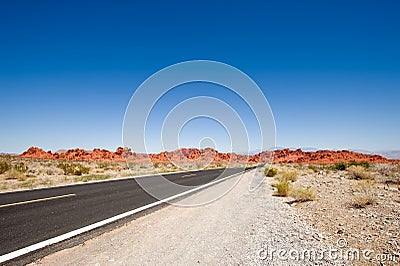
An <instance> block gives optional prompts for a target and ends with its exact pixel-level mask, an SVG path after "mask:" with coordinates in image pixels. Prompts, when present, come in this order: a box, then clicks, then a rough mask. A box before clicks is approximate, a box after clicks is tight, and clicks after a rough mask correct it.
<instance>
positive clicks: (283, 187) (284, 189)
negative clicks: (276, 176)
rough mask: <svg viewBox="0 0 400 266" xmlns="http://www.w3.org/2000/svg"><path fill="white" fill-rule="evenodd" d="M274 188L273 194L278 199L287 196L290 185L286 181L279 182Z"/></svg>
mask: <svg viewBox="0 0 400 266" xmlns="http://www.w3.org/2000/svg"><path fill="white" fill-rule="evenodd" d="M275 187H276V189H277V191H276V193H275V194H274V195H275V196H279V197H287V196H289V192H290V184H289V182H288V181H281V182H279V183H276V184H275Z"/></svg>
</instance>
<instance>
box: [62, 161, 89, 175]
mask: <svg viewBox="0 0 400 266" xmlns="http://www.w3.org/2000/svg"><path fill="white" fill-rule="evenodd" d="M57 167H58V168H60V169H62V170H63V171H64V175H83V174H89V170H90V168H89V167H86V166H83V165H81V164H73V163H59V164H58V165H57Z"/></svg>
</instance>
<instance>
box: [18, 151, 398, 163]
mask: <svg viewBox="0 0 400 266" xmlns="http://www.w3.org/2000/svg"><path fill="white" fill-rule="evenodd" d="M19 156H20V157H24V158H39V159H56V160H76V161H116V162H123V161H126V160H127V161H129V162H150V161H152V162H170V161H172V162H178V163H179V162H212V161H214V162H229V161H231V162H250V163H263V162H270V161H271V160H272V158H273V161H274V163H298V164H306V163H315V164H331V163H337V162H349V161H356V162H360V161H367V162H371V163H378V162H390V161H392V160H388V159H386V158H384V157H382V156H380V155H370V154H363V153H357V152H351V151H346V150H343V151H329V150H319V151H316V152H304V151H302V150H301V149H297V150H289V149H283V150H277V151H274V152H270V151H264V152H261V153H258V154H255V155H250V156H246V155H241V154H236V153H219V152H218V151H216V150H214V149H211V148H206V149H204V150H199V149H196V148H183V149H179V150H176V151H171V152H160V153H157V154H149V155H147V154H141V153H134V152H132V151H131V150H130V149H129V148H122V147H118V148H117V150H116V151H115V152H111V151H108V150H105V149H94V150H93V151H86V150H82V149H72V150H67V151H63V152H60V153H58V152H56V153H54V154H53V153H51V151H48V152H45V151H44V150H42V149H40V148H37V147H31V148H29V149H28V150H27V151H26V152H24V153H22V154H21V155H19Z"/></svg>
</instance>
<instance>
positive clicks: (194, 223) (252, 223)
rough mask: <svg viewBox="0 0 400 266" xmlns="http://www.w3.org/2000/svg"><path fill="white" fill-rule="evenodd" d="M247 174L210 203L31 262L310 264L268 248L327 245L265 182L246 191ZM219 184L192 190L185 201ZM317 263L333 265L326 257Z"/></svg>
mask: <svg viewBox="0 0 400 266" xmlns="http://www.w3.org/2000/svg"><path fill="white" fill-rule="evenodd" d="M257 175H258V176H261V175H263V174H262V173H261V172H260V171H257ZM251 176H252V175H251V172H250V173H247V174H245V175H244V176H243V178H242V179H240V181H239V183H238V184H237V185H236V186H235V187H234V189H232V190H231V191H230V192H229V193H228V194H226V195H225V196H224V197H222V198H220V199H218V200H216V201H213V202H212V203H209V204H207V205H202V206H199V207H177V206H173V205H170V206H168V207H166V208H163V209H161V210H158V211H156V212H154V213H151V214H149V215H147V216H144V217H141V218H138V219H137V220H134V221H132V222H129V223H127V224H126V225H125V226H123V227H120V228H118V229H116V230H113V231H111V232H108V233H105V234H103V235H101V236H99V237H96V238H94V239H92V240H89V241H87V242H85V243H84V244H83V245H80V246H76V247H73V248H69V249H66V250H63V251H60V252H57V253H54V254H51V255H49V256H47V257H45V258H43V259H41V260H39V261H37V262H35V263H33V264H32V265H76V264H79V265H158V264H160V265H171V264H173V265H194V264H196V265H197V264H205V265H217V264H223V265H227V264H229V265H233V264H235V265H238V264H240V265H241V264H245V265H288V263H290V265H314V262H310V261H307V260H303V261H302V260H296V258H295V257H292V258H293V260H290V259H289V257H288V255H286V257H282V258H281V259H279V258H278V257H277V254H276V253H274V252H273V251H272V249H285V250H287V251H289V250H290V249H295V250H298V251H299V252H301V251H302V250H307V249H308V250H321V249H322V248H323V247H325V245H324V243H323V241H322V239H321V238H320V237H319V236H320V233H319V232H318V231H316V230H314V229H312V228H311V227H309V226H308V225H307V224H306V223H304V222H303V221H301V219H300V217H299V216H298V215H297V214H296V212H295V211H294V210H293V209H292V208H291V207H290V206H289V205H288V204H286V203H285V199H284V198H280V197H273V196H272V192H273V189H272V188H271V186H270V184H269V183H268V182H265V183H264V184H263V185H262V186H261V187H260V188H259V189H258V190H256V191H255V192H249V189H248V188H249V184H250V179H251V178H252V177H251ZM228 182H231V181H228ZM223 186H224V184H222V183H220V184H217V185H215V186H213V187H211V188H208V189H206V190H203V191H201V192H199V193H197V194H194V195H192V196H190V197H188V198H187V199H184V200H183V201H184V202H183V204H184V203H185V202H187V201H191V200H193V198H197V197H206V196H207V195H208V194H209V193H215V192H218V191H219V190H220V189H221V187H223ZM178 203H179V202H178ZM288 259H289V260H288ZM319 263H322V264H323V265H334V263H333V262H328V261H327V260H325V259H324V260H323V261H319ZM337 264H338V265H339V262H337Z"/></svg>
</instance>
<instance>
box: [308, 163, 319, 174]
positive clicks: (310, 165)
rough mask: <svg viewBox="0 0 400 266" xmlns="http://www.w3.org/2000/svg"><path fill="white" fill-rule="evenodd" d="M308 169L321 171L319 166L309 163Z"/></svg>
mask: <svg viewBox="0 0 400 266" xmlns="http://www.w3.org/2000/svg"><path fill="white" fill-rule="evenodd" d="M308 169H310V170H313V171H314V172H318V171H319V167H318V166H316V165H315V164H309V165H308Z"/></svg>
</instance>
